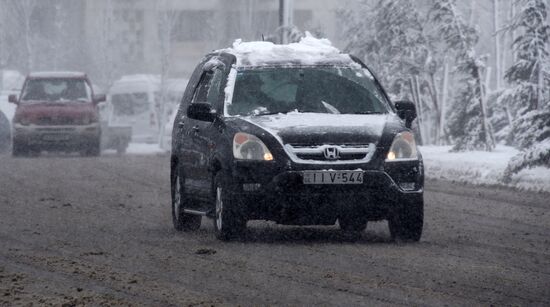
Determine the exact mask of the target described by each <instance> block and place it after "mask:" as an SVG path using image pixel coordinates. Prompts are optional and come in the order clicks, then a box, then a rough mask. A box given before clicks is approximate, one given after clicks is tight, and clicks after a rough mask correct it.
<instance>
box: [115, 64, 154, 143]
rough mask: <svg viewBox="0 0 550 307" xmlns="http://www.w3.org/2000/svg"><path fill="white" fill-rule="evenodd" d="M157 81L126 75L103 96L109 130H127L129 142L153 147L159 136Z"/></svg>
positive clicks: (142, 76) (148, 76)
mask: <svg viewBox="0 0 550 307" xmlns="http://www.w3.org/2000/svg"><path fill="white" fill-rule="evenodd" d="M159 90H160V78H159V77H158V76H154V75H128V76H123V77H122V78H121V79H120V80H118V81H116V82H115V83H114V84H113V86H112V87H111V88H110V89H109V92H108V94H107V105H108V108H109V111H108V112H109V126H113V127H131V131H132V138H131V140H132V142H136V143H157V142H158V140H159V135H160V120H161V116H160V113H159V112H160V108H159V105H160V102H159V98H160V95H159Z"/></svg>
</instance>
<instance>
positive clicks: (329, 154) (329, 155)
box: [324, 147, 340, 160]
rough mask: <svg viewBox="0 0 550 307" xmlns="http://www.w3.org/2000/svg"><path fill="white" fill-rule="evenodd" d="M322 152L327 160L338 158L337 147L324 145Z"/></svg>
mask: <svg viewBox="0 0 550 307" xmlns="http://www.w3.org/2000/svg"><path fill="white" fill-rule="evenodd" d="M324 153H325V158H326V159H327V160H336V159H338V158H340V151H339V150H338V147H325V151H324Z"/></svg>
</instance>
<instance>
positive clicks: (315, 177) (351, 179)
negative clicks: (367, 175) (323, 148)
mask: <svg viewBox="0 0 550 307" xmlns="http://www.w3.org/2000/svg"><path fill="white" fill-rule="evenodd" d="M303 177H304V184H362V183H363V172H362V171H307V172H303Z"/></svg>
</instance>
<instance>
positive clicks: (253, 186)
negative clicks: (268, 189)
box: [243, 183, 262, 192]
mask: <svg viewBox="0 0 550 307" xmlns="http://www.w3.org/2000/svg"><path fill="white" fill-rule="evenodd" d="M261 187H262V185H261V184H259V183H245V184H243V191H245V192H253V191H257V190H259V189H260V188H261Z"/></svg>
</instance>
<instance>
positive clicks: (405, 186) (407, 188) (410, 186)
mask: <svg viewBox="0 0 550 307" xmlns="http://www.w3.org/2000/svg"><path fill="white" fill-rule="evenodd" d="M399 186H400V187H401V189H403V190H405V191H412V190H414V186H415V184H414V182H402V183H400V184H399Z"/></svg>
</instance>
